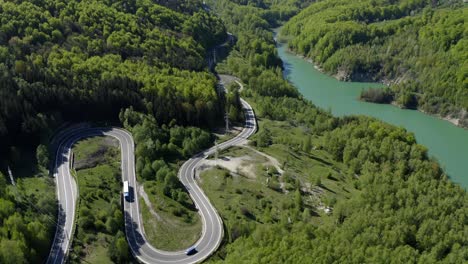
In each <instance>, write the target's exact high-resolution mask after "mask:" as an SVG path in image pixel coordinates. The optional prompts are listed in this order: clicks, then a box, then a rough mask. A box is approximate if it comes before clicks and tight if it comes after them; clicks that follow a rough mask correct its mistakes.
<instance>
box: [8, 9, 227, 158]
mask: <svg viewBox="0 0 468 264" xmlns="http://www.w3.org/2000/svg"><path fill="white" fill-rule="evenodd" d="M0 21H1V23H0V25H1V26H0V32H1V34H0V62H1V63H0V98H1V101H0V152H1V153H2V156H3V155H4V154H5V156H6V155H7V154H9V153H8V151H7V150H8V148H9V147H10V146H12V145H13V146H14V145H20V146H23V145H24V146H25V147H28V146H33V147H34V146H35V145H37V144H38V142H39V141H40V139H41V136H50V129H51V128H56V127H58V126H59V125H61V124H62V123H63V122H65V121H93V120H97V121H102V120H105V121H117V120H118V119H117V116H118V113H119V112H120V110H121V109H123V108H126V107H129V106H133V107H135V108H136V109H139V110H147V111H148V113H150V114H152V115H154V116H155V117H156V118H157V119H158V121H159V122H161V123H168V122H170V121H171V120H172V119H176V120H177V122H178V123H179V124H193V125H200V126H213V125H214V124H215V120H216V118H217V117H221V116H217V113H221V112H222V111H218V110H220V108H221V106H220V104H218V97H217V94H216V91H215V83H216V80H215V78H214V77H213V76H212V75H211V74H209V73H208V72H207V68H206V63H205V56H206V54H205V53H206V50H208V49H209V48H210V47H211V46H212V45H215V44H217V43H219V42H222V41H223V40H224V39H225V37H226V32H225V27H224V25H223V24H222V22H221V21H220V19H218V18H217V17H216V16H214V15H213V14H212V13H210V12H206V11H204V10H203V6H202V2H201V1H199V0H196V1H188V0H187V1H150V0H141V1H140V0H139V1H122V0H117V1H96V0H85V1H77V0H72V1H63V0H47V1H6V2H5V3H3V2H2V5H1V6H0ZM48 133H49V134H48ZM44 134H45V135H44ZM43 138H44V137H42V139H43ZM45 138H46V137H45Z"/></svg>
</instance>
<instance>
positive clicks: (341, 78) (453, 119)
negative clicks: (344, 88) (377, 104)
mask: <svg viewBox="0 0 468 264" xmlns="http://www.w3.org/2000/svg"><path fill="white" fill-rule="evenodd" d="M278 43H279V44H280V45H286V43H284V42H283V43H281V42H278ZM286 51H287V52H288V53H290V54H293V55H294V56H296V57H298V58H301V59H303V60H305V61H307V62H308V63H310V64H312V65H313V67H314V68H315V69H316V70H317V71H319V72H321V73H323V74H326V75H328V76H330V77H333V78H335V79H336V80H338V81H342V82H361V81H364V82H374V83H379V84H383V85H385V86H387V87H388V86H389V85H390V84H392V83H394V82H396V81H392V80H389V79H380V80H374V79H363V80H355V79H353V78H344V74H343V73H340V72H338V73H336V74H329V73H327V72H326V71H325V70H324V69H323V68H321V67H320V66H319V64H317V63H315V62H314V61H313V60H312V59H311V58H309V57H306V56H304V55H301V54H298V53H296V52H294V51H293V50H291V49H290V48H286ZM358 100H360V99H358ZM361 101H362V100H361ZM365 102H367V101H365ZM368 103H374V102H368ZM384 104H387V103H384ZM389 104H390V105H392V106H394V107H398V108H400V109H406V108H404V107H401V106H400V105H398V104H397V103H396V102H395V101H392V102H391V103H389ZM408 110H414V111H419V112H421V113H423V114H426V115H429V116H433V117H436V118H439V119H441V120H444V121H447V122H449V123H451V124H452V125H454V126H456V127H459V128H463V129H465V130H468V127H467V126H463V125H462V124H461V122H460V121H461V118H457V117H453V115H447V116H441V115H440V114H431V113H429V112H427V111H424V110H423V109H421V108H417V109H408Z"/></svg>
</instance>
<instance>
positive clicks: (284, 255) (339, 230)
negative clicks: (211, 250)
mask: <svg viewBox="0 0 468 264" xmlns="http://www.w3.org/2000/svg"><path fill="white" fill-rule="evenodd" d="M216 2H217V4H214V6H215V7H216V8H215V11H216V12H218V13H220V14H222V18H223V19H224V20H225V21H226V25H227V28H228V30H229V31H230V32H235V33H236V36H237V37H238V39H239V40H238V42H237V44H236V45H235V46H234V48H233V51H232V52H231V54H230V55H229V56H228V58H227V59H226V60H225V61H224V62H223V63H221V64H219V65H218V67H217V70H218V71H220V72H226V73H232V74H236V75H238V76H239V77H241V78H242V79H243V80H244V82H246V84H247V85H246V89H244V91H243V92H242V96H244V97H247V99H248V100H249V101H251V103H252V104H253V106H254V108H255V111H256V114H257V116H258V117H259V122H260V124H261V126H260V129H259V131H258V132H257V135H256V136H255V140H254V144H256V145H257V147H261V148H262V150H263V151H266V152H269V153H277V155H278V156H276V158H280V157H282V158H283V160H284V163H282V164H283V166H284V167H283V169H285V170H286V171H287V172H288V168H289V167H292V168H289V170H290V172H291V174H288V178H289V179H290V180H289V182H292V185H293V186H296V188H297V189H296V190H295V191H294V187H292V188H293V191H294V200H293V201H290V200H289V199H290V198H289V197H290V196H287V194H284V196H283V197H284V199H285V201H283V202H282V205H278V204H275V203H271V200H269V199H270V198H269V197H266V196H264V194H265V193H266V191H263V189H260V191H259V190H252V189H249V188H250V185H251V183H249V186H245V188H244V189H243V188H241V187H237V186H236V188H237V189H236V190H235V193H238V194H239V196H240V197H239V199H240V201H242V202H241V203H240V204H229V202H230V200H228V199H227V198H223V197H232V194H231V193H226V194H225V193H222V194H220V195H219V196H213V197H214V198H215V199H220V200H221V204H220V206H221V208H220V213H221V216H222V217H223V219H225V220H227V223H226V225H227V230H226V233H227V236H228V237H227V238H226V241H227V245H226V246H225V247H223V248H222V249H221V250H220V251H219V252H218V253H217V254H216V255H215V256H214V257H212V259H211V261H212V262H213V263H252V262H254V263H464V262H466V261H468V249H467V248H466V246H464V245H466V244H467V243H468V239H467V236H466V235H465V234H466V232H467V226H468V225H467V223H468V222H467V218H466V216H467V215H468V207H467V204H468V196H467V195H466V191H465V190H463V189H462V188H460V187H459V186H457V185H455V184H453V183H452V182H451V181H450V180H449V179H447V177H446V175H445V174H444V172H443V170H442V169H441V168H440V167H439V164H438V163H437V161H434V160H431V159H430V158H429V157H428V155H427V150H426V148H425V147H423V146H421V145H418V144H417V142H416V141H415V139H414V135H412V134H411V133H408V132H407V131H405V130H404V129H402V128H396V127H394V126H391V125H388V124H385V123H383V122H380V121H377V120H375V119H372V118H367V117H343V118H335V117H333V116H331V115H330V114H329V113H327V112H325V111H323V110H321V109H318V108H316V107H315V106H314V105H313V104H311V103H310V102H307V101H306V100H304V99H302V98H301V97H300V96H299V95H298V94H297V92H296V91H295V89H294V87H291V86H290V84H288V83H287V82H286V81H284V80H283V79H282V69H281V62H280V61H279V60H278V57H277V55H276V51H275V50H274V49H272V47H273V45H274V43H273V41H272V37H273V35H272V33H271V32H270V31H269V30H268V27H271V26H276V22H277V21H276V22H275V23H271V22H269V20H268V17H269V16H268V15H267V14H270V13H269V8H270V7H271V6H270V5H269V1H244V2H242V1H216ZM330 2H331V1H325V2H321V3H319V4H322V5H323V6H322V7H323V8H325V7H327V3H328V5H329V3H330ZM344 2H345V1H343V3H344ZM248 3H251V4H250V5H247V4H248ZM275 3H277V4H278V5H281V4H284V3H287V1H277V2H275ZM346 3H349V4H350V5H354V4H356V5H357V3H358V2H356V3H355V2H349V1H346ZM289 4H290V3H289ZM314 5H318V4H312V5H311V7H310V8H309V9H313V6H314ZM290 6H293V5H290ZM309 9H307V10H309ZM347 9H349V11H350V12H351V11H352V10H353V9H350V8H347ZM343 10H345V8H343ZM457 12H458V11H457ZM301 14H304V13H301ZM301 16H302V15H299V17H298V18H293V20H292V21H293V22H294V21H298V20H299V19H300V18H301ZM276 19H279V17H276ZM327 19H328V18H325V17H322V21H326V20H327ZM329 19H331V21H333V19H334V18H333V16H330V18H329ZM409 19H411V18H409ZM247 21H256V23H255V26H252V27H248V26H247V25H251V24H250V23H248V22H247ZM244 23H245V24H244ZM338 24H339V23H338ZM237 25H242V26H237ZM307 27H309V28H310V29H312V28H313V27H314V26H313V24H310V25H309V24H307ZM330 27H332V25H331V24H330ZM316 28H319V25H317V27H316ZM349 28H350V30H351V29H354V27H353V26H350V27H349ZM408 34H409V33H408ZM341 36H345V35H341ZM244 38H245V39H246V40H245V41H244ZM291 43H294V40H293V41H292V42H291ZM458 48H461V46H458ZM349 49H350V50H351V48H349ZM395 49H396V48H395ZM257 58H258V60H257ZM267 58H268V59H267ZM337 58H338V57H337ZM359 58H360V57H359ZM360 59H362V58H360ZM344 61H346V60H344ZM263 74H268V78H261V76H262V75H263ZM273 80H274V83H275V84H270V83H269V81H272V82H273ZM264 84H266V85H265V86H263V85H264ZM262 87H265V89H262ZM266 124H268V125H270V126H271V125H272V124H275V126H274V127H268V126H267V125H266ZM296 131H301V135H302V138H300V139H297V135H295V133H296ZM311 138H312V139H313V143H311ZM311 144H313V145H314V148H313V149H312V147H311ZM278 149H279V151H278ZM275 150H276V152H275ZM323 151H325V152H326V153H327V154H326V155H325V156H327V157H330V158H331V159H333V162H328V161H327V160H321V159H317V158H314V157H317V155H318V154H319V153H320V154H321V153H323ZM304 157H309V158H314V162H316V161H317V160H318V162H320V163H321V164H322V165H321V166H326V167H328V169H330V170H332V171H334V172H333V173H334V174H336V175H333V176H330V174H328V176H326V175H324V174H322V173H319V174H317V175H310V174H303V172H301V170H299V168H300V167H301V168H308V167H310V166H314V165H312V163H311V162H310V163H306V161H303V159H306V158H304ZM306 160H307V159H306ZM335 163H339V164H340V165H339V166H338V165H333V164H335ZM293 164H294V165H293ZM341 166H344V167H345V169H344V170H341V169H338V168H341ZM322 169H323V168H322ZM317 170H320V168H319V169H317ZM343 175H351V177H352V178H353V180H354V184H353V189H355V190H353V191H350V190H349V186H347V187H346V188H345V187H344V186H343V187H342V189H340V190H341V191H342V192H345V193H347V196H348V198H343V197H341V198H340V197H339V196H336V197H338V198H337V199H335V200H332V201H323V202H324V203H326V204H329V205H331V206H332V207H333V213H332V214H331V215H330V216H327V217H320V218H319V220H317V219H316V220H315V221H314V220H312V219H311V218H313V217H317V214H318V212H319V211H320V210H319V209H318V208H312V209H311V208H309V207H307V206H306V204H305V201H306V200H308V199H309V198H310V197H309V196H308V193H307V192H304V191H303V190H304V189H307V186H308V185H307V184H309V185H315V186H318V187H321V188H323V189H325V190H326V186H324V185H323V182H321V181H320V177H326V178H330V179H332V181H334V182H335V183H336V182H340V181H341V178H343V177H344V176H343ZM219 177H222V176H220V175H218V180H221V179H223V178H219ZM257 177H260V175H258V176H257ZM281 177H282V178H286V177H285V176H284V175H283V176H281ZM232 178H233V179H232V180H229V176H224V181H225V182H233V184H234V182H236V183H237V182H239V180H234V177H232ZM273 178H274V176H271V180H272V181H273V180H274V179H273ZM291 178H292V179H291ZM310 178H315V179H318V180H314V181H313V182H304V181H305V180H304V179H310ZM322 179H323V178H322ZM336 184H339V183H336ZM225 185H226V184H225V183H224V185H223V184H219V186H220V187H219V188H221V186H222V187H223V188H227V187H225ZM267 185H268V182H267ZM206 192H207V193H208V194H210V191H209V190H206ZM213 192H214V193H216V190H214V191H213ZM277 192H282V191H281V190H279V191H277ZM326 192H327V193H328V194H330V195H331V196H334V191H333V190H332V191H330V190H327V191H326ZM223 199H226V200H225V202H222V201H223ZM231 199H232V198H231ZM248 199H253V200H248ZM224 204H229V206H228V207H227V208H226V206H224ZM245 204H254V205H256V208H246V207H245V206H244V205H245ZM222 206H224V207H222ZM257 207H258V208H260V212H257ZM262 208H263V209H262ZM232 212H240V213H235V214H234V215H230V214H233V213H232Z"/></svg>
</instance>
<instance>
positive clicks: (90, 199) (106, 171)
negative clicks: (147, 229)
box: [71, 137, 123, 263]
mask: <svg viewBox="0 0 468 264" xmlns="http://www.w3.org/2000/svg"><path fill="white" fill-rule="evenodd" d="M115 146H117V144H116V141H115V140H114V139H111V138H106V137H93V138H89V139H86V140H82V141H80V142H78V143H77V144H75V145H74V146H73V153H74V155H75V164H81V165H83V166H82V167H83V169H78V170H77V171H76V179H77V183H78V189H79V201H78V206H77V207H78V208H77V227H76V228H75V237H74V240H73V245H72V248H73V254H72V256H71V260H72V262H89V263H113V261H112V260H111V258H110V256H109V254H108V252H109V247H110V246H111V243H112V240H113V238H114V236H115V235H116V233H117V231H118V230H121V231H123V215H122V212H121V200H120V193H121V188H122V183H121V172H120V155H119V152H120V151H119V149H118V148H117V147H115Z"/></svg>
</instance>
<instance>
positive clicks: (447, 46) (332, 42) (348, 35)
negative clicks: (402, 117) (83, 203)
mask: <svg viewBox="0 0 468 264" xmlns="http://www.w3.org/2000/svg"><path fill="white" fill-rule="evenodd" d="M467 16H468V8H467V7H466V5H463V3H461V1H426V0H417V1H413V0H411V1H408V0H399V1H387V0H366V1H359V2H350V1H343V0H326V1H319V2H317V3H314V4H312V5H310V6H309V7H308V8H307V9H305V10H303V11H302V12H301V13H300V14H298V15H297V16H296V17H294V18H293V19H291V20H290V21H289V22H288V23H286V24H285V26H284V28H283V29H282V32H281V34H282V35H283V38H284V39H285V40H287V41H288V45H289V47H290V49H292V50H293V51H294V52H297V53H299V54H301V55H304V56H306V57H309V58H311V59H312V60H313V61H314V62H315V63H317V64H318V65H320V66H321V67H322V68H323V70H324V71H325V72H327V73H330V74H334V75H336V76H337V77H338V78H340V79H345V80H377V81H383V82H385V83H388V84H390V88H391V90H392V92H393V98H394V101H396V102H397V103H398V104H399V105H401V106H402V107H407V108H419V109H421V110H423V111H426V112H429V113H432V114H438V115H441V116H444V117H445V116H451V117H454V118H458V119H460V125H462V126H467V125H468V122H467V121H468V115H467V109H468V83H467V76H468V68H467V64H466V63H467V61H468V57H467V55H468V45H467V43H468V27H467V26H466V23H465V20H466V17H467Z"/></svg>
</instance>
